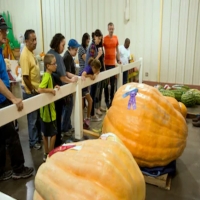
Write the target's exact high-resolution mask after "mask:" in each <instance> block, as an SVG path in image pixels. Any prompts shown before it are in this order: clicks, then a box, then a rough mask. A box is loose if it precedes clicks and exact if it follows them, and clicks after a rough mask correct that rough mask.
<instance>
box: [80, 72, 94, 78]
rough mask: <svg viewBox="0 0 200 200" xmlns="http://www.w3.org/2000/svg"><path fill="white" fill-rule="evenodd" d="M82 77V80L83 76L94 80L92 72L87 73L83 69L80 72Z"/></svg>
mask: <svg viewBox="0 0 200 200" xmlns="http://www.w3.org/2000/svg"><path fill="white" fill-rule="evenodd" d="M82 77H84V78H82V79H83V80H84V79H85V78H90V79H91V80H94V79H95V77H94V75H92V74H87V73H86V72H85V71H84V72H83V73H82Z"/></svg>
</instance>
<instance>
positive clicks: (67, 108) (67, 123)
mask: <svg viewBox="0 0 200 200" xmlns="http://www.w3.org/2000/svg"><path fill="white" fill-rule="evenodd" d="M72 110H73V95H68V96H67V97H65V104H64V106H63V110H62V125H61V130H62V132H67V131H69V130H70V129H71V128H72V124H71V115H72Z"/></svg>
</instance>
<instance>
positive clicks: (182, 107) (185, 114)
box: [178, 102, 187, 118]
mask: <svg viewBox="0 0 200 200" xmlns="http://www.w3.org/2000/svg"><path fill="white" fill-rule="evenodd" d="M178 103H179V106H180V109H181V114H182V115H183V117H184V118H186V117H187V108H186V106H185V105H184V104H183V103H182V102H178Z"/></svg>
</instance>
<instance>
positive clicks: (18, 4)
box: [0, 0, 42, 52]
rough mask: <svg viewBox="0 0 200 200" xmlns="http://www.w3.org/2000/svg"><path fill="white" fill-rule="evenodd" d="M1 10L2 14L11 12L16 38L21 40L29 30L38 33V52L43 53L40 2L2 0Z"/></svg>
mask: <svg viewBox="0 0 200 200" xmlns="http://www.w3.org/2000/svg"><path fill="white" fill-rule="evenodd" d="M0 9H1V10H0V12H7V11H9V13H10V16H11V21H12V24H13V32H14V34H15V37H16V38H19V35H20V34H24V33H25V31H26V30H27V29H34V30H35V31H36V35H37V41H38V45H37V49H36V52H41V51H42V43H41V42H42V41H41V39H42V38H41V24H40V22H41V21H40V1H39V0H34V1H27V0H18V1H12V0H0Z"/></svg>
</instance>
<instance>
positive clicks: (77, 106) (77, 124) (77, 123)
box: [74, 78, 83, 140]
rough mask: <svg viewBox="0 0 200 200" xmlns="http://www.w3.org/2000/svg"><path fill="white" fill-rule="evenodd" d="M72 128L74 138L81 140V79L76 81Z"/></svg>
mask: <svg viewBox="0 0 200 200" xmlns="http://www.w3.org/2000/svg"><path fill="white" fill-rule="evenodd" d="M74 102H75V103H74V128H75V138H76V139H79V140H80V139H82V138H83V107H82V89H81V78H79V79H78V81H77V86H76V93H75V101H74Z"/></svg>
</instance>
